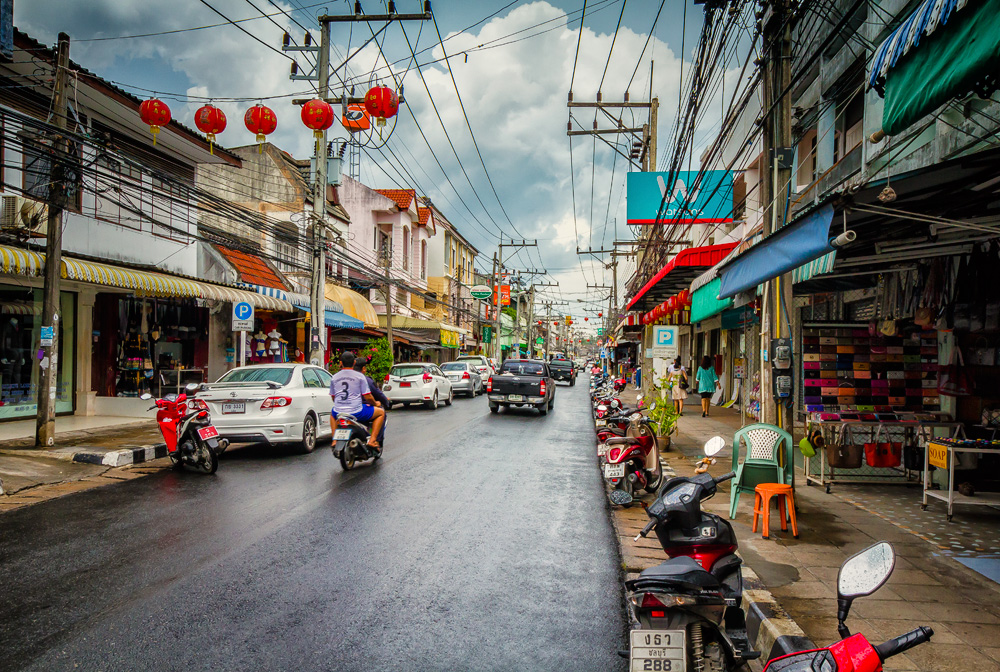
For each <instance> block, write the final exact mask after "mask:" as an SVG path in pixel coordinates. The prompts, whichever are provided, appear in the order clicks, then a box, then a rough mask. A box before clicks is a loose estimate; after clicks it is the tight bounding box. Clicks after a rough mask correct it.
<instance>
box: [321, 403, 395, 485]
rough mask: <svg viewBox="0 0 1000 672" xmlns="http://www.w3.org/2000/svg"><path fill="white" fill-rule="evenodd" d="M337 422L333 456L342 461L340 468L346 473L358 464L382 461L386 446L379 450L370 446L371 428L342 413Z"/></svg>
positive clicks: (380, 447)
mask: <svg viewBox="0 0 1000 672" xmlns="http://www.w3.org/2000/svg"><path fill="white" fill-rule="evenodd" d="M387 415H388V414H387ZM386 419H387V420H388V418H386ZM336 422H337V428H336V429H334V430H333V445H332V446H331V448H332V449H333V456H334V457H336V458H338V459H339V460H340V467H341V468H342V469H343V470H344V471H348V470H350V469H353V468H354V465H355V464H356V463H357V462H364V461H365V460H372V462H377V461H378V460H380V459H382V451H383V449H384V448H385V446H382V445H380V446H379V447H378V448H371V447H369V446H368V437H369V436H371V428H370V427H369V426H368V425H366V424H365V423H363V422H361V421H360V420H358V419H357V418H355V417H354V416H353V415H351V414H350V413H341V414H340V415H339V416H337V420H336ZM383 427H384V425H383Z"/></svg>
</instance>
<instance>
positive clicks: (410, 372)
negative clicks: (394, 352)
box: [382, 362, 455, 410]
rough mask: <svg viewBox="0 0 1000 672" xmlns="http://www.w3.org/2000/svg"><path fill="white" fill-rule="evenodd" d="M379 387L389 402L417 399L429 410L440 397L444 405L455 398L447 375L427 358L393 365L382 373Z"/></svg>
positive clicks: (404, 404) (449, 404)
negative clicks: (381, 383)
mask: <svg viewBox="0 0 1000 672" xmlns="http://www.w3.org/2000/svg"><path fill="white" fill-rule="evenodd" d="M382 391H383V392H385V396H387V397H389V401H391V402H392V404H393V406H395V405H396V404H402V405H403V406H409V405H410V404H412V403H418V404H423V405H424V406H426V407H427V408H430V409H432V410H433V409H435V408H437V407H438V403H439V402H441V401H444V403H445V406H451V401H452V399H454V398H455V392H454V391H453V390H452V388H451V381H450V380H448V376H446V375H445V374H444V372H443V371H442V370H441V369H439V368H438V366H437V365H436V364H430V363H428V362H413V363H412V364H395V365H393V367H392V369H391V370H390V371H389V373H387V374H386V376H385V383H384V384H383V385H382Z"/></svg>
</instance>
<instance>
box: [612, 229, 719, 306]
mask: <svg viewBox="0 0 1000 672" xmlns="http://www.w3.org/2000/svg"><path fill="white" fill-rule="evenodd" d="M734 247H736V243H724V244H722V245H706V246H705V247H689V248H687V249H686V250H682V251H681V252H679V253H678V254H677V256H675V257H674V258H673V259H671V260H670V261H668V262H667V264H666V265H665V266H664V267H663V268H661V269H660V271H659V272H658V273H657V274H656V275H654V276H653V278H652V279H651V280H650V281H649V282H647V283H646V284H645V285H643V287H642V289H640V290H639V291H638V292H637V293H636V295H635V296H634V297H632V300H631V301H630V302H629V303H628V305H627V306H625V310H642V311H646V310H649V309H650V308H652V307H653V306H655V305H656V304H658V303H660V302H662V301H665V300H666V299H668V298H670V297H671V296H673V295H674V294H676V293H677V292H679V291H681V290H683V289H687V288H688V286H689V285H690V284H691V281H692V280H694V279H695V278H697V277H698V276H699V275H701V274H702V273H704V272H705V271H707V270H708V269H709V268H711V267H712V266H715V265H716V264H717V263H719V262H720V261H722V260H723V259H724V258H725V256H726V255H727V254H729V253H730V252H732V251H733V248H734Z"/></svg>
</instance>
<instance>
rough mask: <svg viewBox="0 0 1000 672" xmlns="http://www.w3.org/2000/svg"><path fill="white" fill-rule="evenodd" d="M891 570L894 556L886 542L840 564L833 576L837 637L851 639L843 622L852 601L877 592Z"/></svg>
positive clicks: (890, 546)
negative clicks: (835, 579) (835, 586)
mask: <svg viewBox="0 0 1000 672" xmlns="http://www.w3.org/2000/svg"><path fill="white" fill-rule="evenodd" d="M895 566H896V553H895V551H893V548H892V545H891V544H890V543H889V542H886V541H880V542H878V543H877V544H874V545H872V546H869V547H868V548H866V549H865V550H863V551H861V552H860V553H856V554H855V555H852V556H851V557H849V558H848V559H847V560H845V561H844V564H843V565H841V567H840V573H839V574H838V575H837V630H838V631H839V632H840V635H841V637H843V638H847V637H850V636H851V632H850V630H848V628H847V626H846V625H844V621H846V620H847V614H848V613H849V612H850V610H851V603H852V602H854V599H855V598H858V597H866V596H868V595H871V594H872V593H874V592H875V591H876V590H878V589H879V588H881V587H882V586H883V585H884V584H885V582H886V581H888V580H889V576H890V575H891V574H892V570H893V568H894V567H895Z"/></svg>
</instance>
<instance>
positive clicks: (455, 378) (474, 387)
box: [441, 361, 485, 397]
mask: <svg viewBox="0 0 1000 672" xmlns="http://www.w3.org/2000/svg"><path fill="white" fill-rule="evenodd" d="M441 370H442V371H444V373H445V375H446V376H448V380H450V381H451V389H453V390H455V392H463V393H465V394H467V395H469V396H470V397H475V396H478V395H479V394H481V393H482V391H483V389H484V387H485V386H484V385H483V379H482V376H480V375H479V371H477V370H476V367H475V365H474V364H473V363H472V362H465V361H459V362H445V363H444V364H442V365H441Z"/></svg>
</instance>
